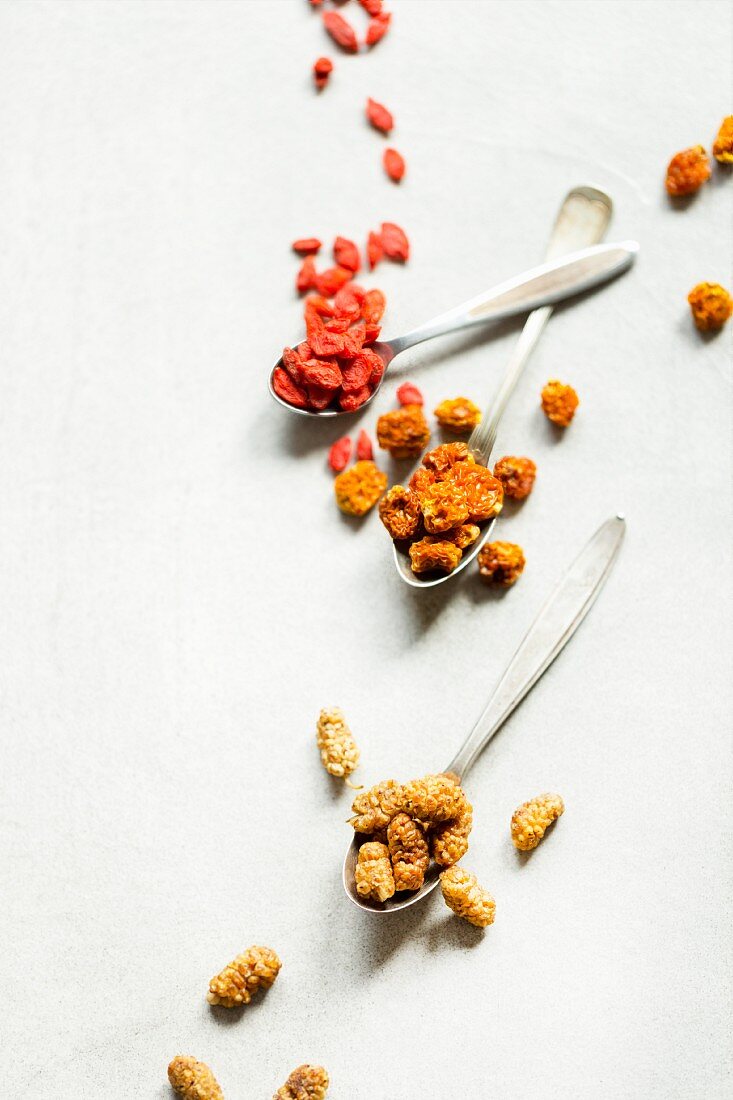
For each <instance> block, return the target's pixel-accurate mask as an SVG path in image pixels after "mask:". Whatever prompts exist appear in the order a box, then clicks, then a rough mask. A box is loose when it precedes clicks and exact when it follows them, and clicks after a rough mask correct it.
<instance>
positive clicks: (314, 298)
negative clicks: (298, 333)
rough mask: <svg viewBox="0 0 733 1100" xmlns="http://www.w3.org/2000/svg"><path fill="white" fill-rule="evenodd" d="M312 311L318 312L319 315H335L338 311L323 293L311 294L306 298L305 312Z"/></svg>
mask: <svg viewBox="0 0 733 1100" xmlns="http://www.w3.org/2000/svg"><path fill="white" fill-rule="evenodd" d="M311 311H313V312H314V313H317V314H318V316H319V317H333V315H334V313H335V312H336V311H335V310H334V308H333V306H332V305H331V303H330V302H329V301H328V299H327V298H324V297H323V295H322V294H309V295H308V297H307V298H306V300H305V313H306V314H308V313H309V312H311Z"/></svg>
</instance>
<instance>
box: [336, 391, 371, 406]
mask: <svg viewBox="0 0 733 1100" xmlns="http://www.w3.org/2000/svg"><path fill="white" fill-rule="evenodd" d="M371 396H372V391H371V390H370V389H369V387H368V386H364V387H363V388H362V389H360V390H357V391H356V393H342V394H341V396H340V397H339V406H340V407H341V408H342V409H343V411H344V412H355V411H356V409H358V408H361V406H362V405H363V404H364V402H365V401H368V400H369V398H370V397H371Z"/></svg>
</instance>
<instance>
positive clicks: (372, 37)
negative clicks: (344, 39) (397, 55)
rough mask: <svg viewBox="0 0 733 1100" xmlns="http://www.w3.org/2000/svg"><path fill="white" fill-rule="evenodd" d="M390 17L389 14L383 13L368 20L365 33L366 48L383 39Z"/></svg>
mask: <svg viewBox="0 0 733 1100" xmlns="http://www.w3.org/2000/svg"><path fill="white" fill-rule="evenodd" d="M391 19H392V16H391V15H390V13H389V12H387V11H383V12H381V14H380V15H377V16H376V17H375V18H374V19H372V20H370V22H369V26H368V27H367V32H366V44H367V46H376V44H377V42H379V41H381V39H382V38H384V36H385V34H386V33H387V31H388V30H389V24H390V21H391Z"/></svg>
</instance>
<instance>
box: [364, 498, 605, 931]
mask: <svg viewBox="0 0 733 1100" xmlns="http://www.w3.org/2000/svg"><path fill="white" fill-rule="evenodd" d="M625 529H626V523H625V521H624V518H623V516H620V515H619V516H612V517H611V519H608V520H606V522H605V523H603V524H602V525H601V526H600V527H599V528H598V530H597V531H596V533H595V534H594V535H593V536H592V538H591V539H590V541H589V542H588V543H587V544H586V546H585V547H584V549H583V550H581V552H580V554H579V555H578V557H577V558H576V559H575V561H574V562H573V564H572V565H571V566H570V568H569V569H568V571H567V572H566V573H565V575H564V576H563V577H562V578H561V579H560V581H559V582H558V584H557V585H556V587H555V589H554V590H553V592H552V593H551V594H550V597H549V599H548V600H547V602H546V603H545V604H544V606H543V607H542V609H541V610H540V612H539V614H538V616H537V618H536V619H535V621H534V622H533V624H532V626H531V627H530V628H529V630H528V631H527V633H526V634H525V636H524V639H523V641H522V642H521V644H520V646H519V648H518V650H517V651H516V653H515V654H514V656H513V657H512V659H511V661H510V662H509V665H508V667H507V669H506V671H505V673H504V675H503V676H502V677H501V679H500V680H499V683H498V684H497V685H496V687H495V688H494V692H493V694H492V696H491V698H490V699H489V701H488V703H487V704H486V706H485V708H484V710H483V712H482V713H481V715H480V717H479V719H478V721H477V723H476V725H475V726H474V728H473V729H472V730H471V732H470V734H469V735H468V737H467V738H466V740H465V741H464V743H463V745H462V746H461V748H460V749H459V750H458V752H457V753H456V755H455V756H454V757H453V759H452V760H451V762H450V764H448V765H446V768H445V770H446V771H450V772H455V773H456V775H459V776H460V777H461V780H463V779H464V777H465V776H466V774H467V773H468V771H469V769H470V768H471V766H472V764H473V763H474V762H475V761H476V759H477V757H478V756H479V753H480V752H481V751H482V750H483V749H484V748H485V747H486V745H488V743H489V741H490V740H491V738H492V737H493V736H494V734H495V733H496V731H497V730H498V729H499V728H500V726H501V725H502V724H503V723H504V722H505V721H506V719H507V718H508V717H509V715H510V714H511V713H512V711H513V710H514V708H515V707H516V706H517V705H518V704H519V703H520V702H521V701H522V699H523V698H524V696H525V695H526V694H527V692H529V691H530V690H531V688H532V687H534V685H535V684H536V683H537V681H538V680H539V678H540V676H541V675H542V673H543V672H544V671H545V670H546V669H547V668H549V666H550V665H551V664H552V662H553V661H554V660H555V658H556V657H557V655H558V653H560V651H561V650H562V649H563V648H564V646H565V645H566V643H567V642H568V641H569V640H570V638H572V636H573V634H574V633H575V631H576V630H577V629H578V627H579V626H580V624H581V622H582V621H583V619H584V618H585V616H586V615H587V614H588V612H589V610H590V608H591V607H592V605H593V602H594V600H595V599H596V597H597V596H598V594H599V592H600V591H601V588H602V587H603V584H604V582H605V580H606V578H607V577H608V574H609V573H610V571H611V568H612V566H613V563H614V561H615V560H616V556H617V554H618V552H619V549H620V547H621V543H622V541H623V537H624V532H625ZM363 842H364V837H361V841H360V840H359V839H358V837H357V836H356V835H355V836H354V840H353V841H352V843H351V844H350V845H349V849H348V851H347V853H346V859H345V860H344V870H343V879H344V889H345V890H346V894H347V896H348V897H349V899H350V900H351V901H353V902H354V904H355V905H358V907H359V908H360V909H365V910H367V912H369V913H394V912H396V911H397V910H399V909H406V908H407V907H408V905H415V904H416V902H418V901H422V899H423V898H424V897H426V896H427V895H428V894H429V893H430V892H431V890H434V889H435V887H436V886H437V885H438V875H439V873H440V871H441V868H440V867H438V866H436V865H435V864H431V866H430V870H429V871H428V873H427V875H426V876H425V883H424V885H423V886H422V888H421V889H420V890H418V891H417V892H416V893H414V894H409V895H407V896H403V897H393V898H390V900H389V901H385V902H383V903H381V904H379V903H378V902H368V901H365V900H364V899H363V898H360V897H359V895H358V894H357V892H356V886H355V882H354V868H355V867H356V860H357V856H358V854H359V845H360V843H363Z"/></svg>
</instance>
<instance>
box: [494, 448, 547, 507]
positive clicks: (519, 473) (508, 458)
mask: <svg viewBox="0 0 733 1100" xmlns="http://www.w3.org/2000/svg"><path fill="white" fill-rule="evenodd" d="M536 475H537V467H536V466H535V464H534V462H533V461H532V459H531V458H519V457H518V456H516V455H504V457H503V458H500V459H499V461H498V462H497V463H496V465H495V466H494V477H495V478H497V479H498V480H499V481H500V482H501V484H502V485H503V487H504V496H505V497H511V498H512V500H524V499H525V498H526V497H528V496H529V494H530V493H531V492H532V488H533V487H534V479H535V477H536Z"/></svg>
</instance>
